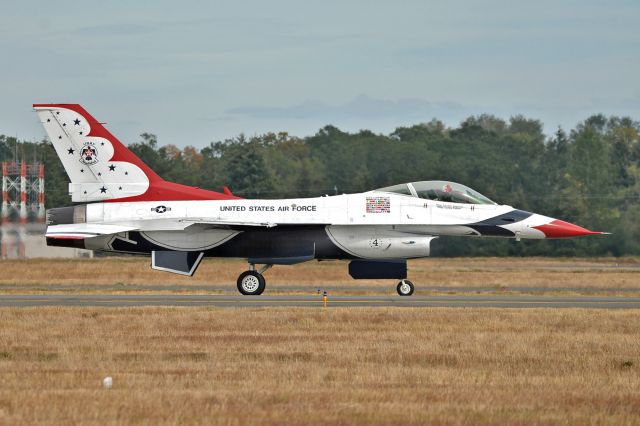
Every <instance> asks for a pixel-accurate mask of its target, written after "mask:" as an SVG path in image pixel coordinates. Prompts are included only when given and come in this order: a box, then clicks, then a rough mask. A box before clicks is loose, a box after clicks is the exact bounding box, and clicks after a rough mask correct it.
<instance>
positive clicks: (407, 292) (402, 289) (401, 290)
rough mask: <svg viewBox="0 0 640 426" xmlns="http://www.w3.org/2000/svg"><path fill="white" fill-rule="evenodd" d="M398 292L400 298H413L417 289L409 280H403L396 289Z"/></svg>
mask: <svg viewBox="0 0 640 426" xmlns="http://www.w3.org/2000/svg"><path fill="white" fill-rule="evenodd" d="M396 290H398V294H399V295H400V296H411V295H412V294H413V291H414V290H415V287H414V286H413V283H412V282H411V281H409V280H402V281H400V282H399V283H398V287H396Z"/></svg>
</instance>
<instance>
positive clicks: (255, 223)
mask: <svg viewBox="0 0 640 426" xmlns="http://www.w3.org/2000/svg"><path fill="white" fill-rule="evenodd" d="M33 107H34V109H35V110H36V112H37V114H38V117H39V118H40V121H41V122H42V124H43V126H44V128H45V130H46V132H47V134H48V135H49V138H50V139H51V142H52V144H53V146H54V148H55V150H56V152H57V154H58V156H59V157H60V160H61V161H62V164H63V166H64V169H65V170H66V172H67V174H68V175H69V179H70V180H71V183H70V184H69V193H70V195H71V198H72V201H73V202H76V203H82V204H77V205H75V206H72V207H63V208H54V209H49V210H48V211H47V224H48V227H47V231H46V238H47V244H48V245H51V246H64V247H80V248H86V249H90V250H103V251H110V252H120V253H134V254H145V255H151V267H152V268H153V269H158V270H162V271H169V272H174V273H178V274H184V275H192V274H193V273H194V272H195V271H196V268H197V267H198V265H199V264H200V261H201V260H202V258H203V257H238V258H246V259H247V261H248V263H249V265H250V269H249V270H248V271H246V272H243V273H242V274H241V275H240V277H239V278H238V282H237V286H238V290H239V291H240V292H241V293H243V294H247V295H258V294H261V293H262V292H263V291H264V289H265V279H264V276H263V272H264V271H265V270H266V269H268V268H269V267H271V266H272V265H291V264H296V263H300V262H305V261H309V260H313V259H318V260H323V259H348V260H351V262H350V264H349V273H350V274H351V276H352V277H353V278H356V279H362V278H378V279H382V278H384V279H400V280H401V281H400V282H399V283H398V286H397V290H398V293H399V294H400V295H410V294H412V293H413V291H414V286H413V284H412V283H411V282H410V281H408V280H407V279H406V277H407V266H406V265H407V264H406V260H407V259H412V258H420V257H426V256H429V251H430V243H431V241H432V240H433V239H434V238H437V237H438V236H440V235H456V236H476V237H486V236H489V237H504V238H515V239H521V238H532V239H543V238H564V237H576V236H581V235H590V234H599V232H592V231H589V230H587V229H585V228H581V227H579V226H577V225H573V224H570V223H567V222H563V221H561V220H557V219H553V218H551V217H547V216H543V215H539V214H535V213H529V212H525V211H522V210H517V209H514V208H513V207H511V206H506V205H499V204H496V203H494V202H493V201H491V200H489V199H488V198H487V197H485V196H483V195H482V194H480V193H478V192H476V191H474V190H472V189H470V188H468V187H466V186H464V185H460V184H457V183H454V182H445V181H422V182H411V183H403V184H399V185H395V186H390V187H386V188H380V189H376V190H373V191H369V192H364V193H359V194H344V195H336V196H324V197H318V198H297V199H281V200H247V199H242V198H240V197H236V196H234V195H233V194H232V193H231V191H229V190H228V189H227V188H225V190H224V192H223V193H219V192H213V191H207V190H203V189H199V188H193V187H189V186H185V185H179V184H176V183H171V182H167V181H165V180H163V179H162V178H161V177H160V176H158V175H157V174H156V173H155V172H154V171H153V170H151V169H150V168H149V167H148V166H147V165H146V164H144V163H143V162H142V161H141V160H140V159H139V158H138V157H136V156H135V155H134V154H133V153H132V152H131V151H129V150H128V149H127V148H126V147H125V146H124V145H123V144H122V143H120V141H118V139H116V138H115V137H114V136H113V135H111V133H109V132H108V131H107V130H106V128H105V127H104V126H103V125H102V124H101V123H99V122H98V121H96V120H95V119H94V118H93V117H92V116H91V115H90V114H89V113H87V111H85V110H84V108H82V107H81V106H80V105H76V104H35V105H34V106H33ZM256 265H264V266H263V267H262V268H260V269H257V268H256Z"/></svg>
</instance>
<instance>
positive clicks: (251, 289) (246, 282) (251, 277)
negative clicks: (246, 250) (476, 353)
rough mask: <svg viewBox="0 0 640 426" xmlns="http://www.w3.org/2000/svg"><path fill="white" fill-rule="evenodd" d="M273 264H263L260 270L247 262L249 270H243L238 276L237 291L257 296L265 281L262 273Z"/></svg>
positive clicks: (260, 292)
mask: <svg viewBox="0 0 640 426" xmlns="http://www.w3.org/2000/svg"><path fill="white" fill-rule="evenodd" d="M272 266H273V265H272V264H268V265H264V266H263V267H262V268H260V270H256V265H255V264H253V263H250V264H249V270H248V271H245V272H243V273H242V274H240V276H239V277H238V283H237V284H238V291H239V292H240V293H242V294H244V295H245V296H258V295H260V294H262V292H263V291H264V289H265V287H266V285H267V282H266V280H265V279H264V276H262V274H263V273H264V272H266V271H267V270H268V269H269V268H271V267H272Z"/></svg>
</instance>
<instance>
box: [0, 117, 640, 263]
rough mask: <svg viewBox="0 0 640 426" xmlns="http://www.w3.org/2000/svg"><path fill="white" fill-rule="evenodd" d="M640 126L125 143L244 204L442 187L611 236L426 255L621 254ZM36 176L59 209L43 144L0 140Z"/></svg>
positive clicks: (483, 121)
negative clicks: (42, 177)
mask: <svg viewBox="0 0 640 426" xmlns="http://www.w3.org/2000/svg"><path fill="white" fill-rule="evenodd" d="M639 133H640V123H638V122H637V121H634V120H632V119H631V118H628V117H606V116H604V115H601V114H598V115H593V116H591V117H589V118H587V119H586V120H584V121H583V122H581V123H579V124H578V125H576V127H575V128H574V129H571V130H570V131H568V132H567V131H565V130H563V129H562V128H559V129H558V130H557V131H556V132H555V134H553V135H552V136H550V137H547V136H545V134H544V132H543V125H542V123H541V122H540V121H538V120H534V119H529V118H526V117H523V116H515V117H511V118H510V119H509V120H502V119H500V118H497V117H495V116H491V115H480V116H472V117H469V118H467V119H466V120H464V121H463V122H462V123H461V124H460V125H459V126H457V127H448V126H446V125H444V124H443V123H442V122H441V121H438V120H432V121H430V122H428V123H421V124H417V125H413V126H410V127H399V128H397V129H396V130H395V131H394V132H392V133H391V134H389V135H382V134H376V133H373V132H371V131H368V130H361V131H359V132H357V133H349V132H344V131H341V130H340V129H338V128H336V127H334V126H325V127H323V128H322V129H320V130H319V131H318V132H317V133H316V134H315V135H313V136H309V137H305V138H299V137H295V136H292V135H289V134H287V133H266V134H262V135H255V136H250V137H248V136H245V135H242V134H241V135H239V136H237V137H235V138H231V139H228V140H224V141H217V142H212V143H210V144H209V145H208V146H206V147H205V148H202V149H200V150H199V149H197V148H194V147H192V146H187V147H185V148H182V149H180V148H178V147H177V146H175V145H170V144H169V145H160V144H159V142H158V139H157V137H156V136H155V135H153V134H151V133H144V134H142V135H141V136H140V140H139V141H138V142H135V143H133V144H130V145H129V148H130V149H131V150H132V151H133V152H135V153H136V154H137V155H138V156H139V157H140V158H141V159H142V160H143V161H144V162H145V163H147V164H148V165H149V166H150V167H151V168H152V169H153V170H155V171H156V172H157V173H158V174H159V175H160V176H162V177H163V178H165V179H167V180H169V181H174V182H179V183H184V184H187V185H193V186H199V187H201V188H207V189H212V190H218V191H220V190H221V189H222V187H223V186H225V185H226V186H228V187H229V188H230V189H231V190H232V191H233V193H234V194H236V195H238V196H242V197H247V198H285V197H286V198H288V197H315V196H320V195H324V194H329V195H333V194H341V193H351V192H361V191H367V190H370V189H374V188H379V187H384V186H389V185H393V184H397V183H402V182H412V181H420V180H450V181H454V182H459V183H462V184H465V185H467V186H469V187H471V188H473V189H475V190H477V191H479V192H481V193H482V194H484V195H486V196H487V197H489V198H491V199H492V200H494V201H496V202H498V203H500V204H508V205H512V206H514V207H516V208H520V209H522V210H528V211H532V212H536V213H541V214H544V215H547V216H551V217H555V218H559V219H562V220H566V221H569V222H572V223H576V224H578V225H581V226H584V227H587V228H589V229H594V230H602V231H608V232H611V233H612V235H609V236H600V237H584V238H578V239H572V240H567V241H560V240H556V241H521V242H515V241H512V240H508V241H506V240H500V239H473V238H440V239H438V240H436V241H435V242H434V244H433V252H434V253H435V254H438V255H443V256H449V255H550V256H551V255H553V256H569V255H578V256H603V255H604V256H606V255H613V256H621V255H639V254H640V141H639V139H640V137H639ZM16 147H17V151H18V152H19V153H20V156H21V157H22V158H26V159H27V161H29V159H30V158H37V159H38V160H39V161H42V162H44V164H45V170H46V182H45V186H46V205H47V208H50V207H57V206H63V205H69V204H70V203H71V201H70V197H69V196H68V194H67V185H68V178H67V176H66V174H65V173H64V170H63V168H62V165H61V163H60V161H59V160H58V158H57V156H56V155H55V152H54V150H53V148H52V146H51V145H50V143H48V142H47V141H45V140H43V141H42V142H39V143H29V142H24V141H16V140H15V138H11V137H6V136H0V159H3V160H5V159H11V158H12V157H13V155H14V151H15V150H16Z"/></svg>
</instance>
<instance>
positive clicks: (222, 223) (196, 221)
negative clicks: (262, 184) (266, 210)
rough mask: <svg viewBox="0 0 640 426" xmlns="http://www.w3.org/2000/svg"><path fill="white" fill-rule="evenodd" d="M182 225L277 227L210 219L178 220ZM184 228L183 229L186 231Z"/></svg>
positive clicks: (270, 224) (268, 224)
mask: <svg viewBox="0 0 640 426" xmlns="http://www.w3.org/2000/svg"><path fill="white" fill-rule="evenodd" d="M180 222H182V223H188V225H187V226H186V228H188V227H189V226H193V225H213V226H257V227H264V228H273V227H274V226H278V225H277V224H276V223H273V222H234V221H227V220H211V219H197V218H196V219H180ZM186 228H185V229H186Z"/></svg>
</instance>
